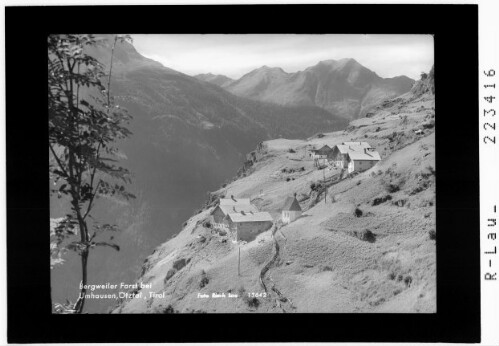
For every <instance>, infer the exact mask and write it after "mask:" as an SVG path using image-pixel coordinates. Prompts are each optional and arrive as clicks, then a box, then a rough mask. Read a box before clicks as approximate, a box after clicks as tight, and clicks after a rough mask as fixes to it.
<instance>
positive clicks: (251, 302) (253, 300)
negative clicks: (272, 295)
mask: <svg viewBox="0 0 499 346" xmlns="http://www.w3.org/2000/svg"><path fill="white" fill-rule="evenodd" d="M245 300H246V304H248V306H249V307H250V308H255V309H258V307H259V306H260V301H259V300H258V299H257V298H256V297H253V298H248V299H245Z"/></svg>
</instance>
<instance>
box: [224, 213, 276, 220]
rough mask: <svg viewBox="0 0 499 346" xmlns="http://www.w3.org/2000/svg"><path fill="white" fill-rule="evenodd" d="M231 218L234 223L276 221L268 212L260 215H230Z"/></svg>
mask: <svg viewBox="0 0 499 346" xmlns="http://www.w3.org/2000/svg"><path fill="white" fill-rule="evenodd" d="M229 218H230V219H231V220H232V222H261V221H274V219H273V218H272V216H270V214H269V213H267V212H266V211H262V212H258V213H251V212H250V213H246V212H244V213H230V214H229Z"/></svg>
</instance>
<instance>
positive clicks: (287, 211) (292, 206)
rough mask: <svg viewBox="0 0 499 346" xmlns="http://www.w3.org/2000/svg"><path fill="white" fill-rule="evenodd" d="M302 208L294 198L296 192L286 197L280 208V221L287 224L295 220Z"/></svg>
mask: <svg viewBox="0 0 499 346" xmlns="http://www.w3.org/2000/svg"><path fill="white" fill-rule="evenodd" d="M301 213H302V209H301V207H300V203H298V200H297V199H296V194H295V196H294V197H288V198H286V201H285V202H284V206H283V208H282V222H283V223H285V224H288V223H290V222H293V221H295V220H296V219H297V218H299V217H300V216H301Z"/></svg>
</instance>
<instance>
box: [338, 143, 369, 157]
mask: <svg viewBox="0 0 499 346" xmlns="http://www.w3.org/2000/svg"><path fill="white" fill-rule="evenodd" d="M336 147H337V148H338V151H339V152H340V154H348V153H349V152H352V151H359V152H364V149H365V148H371V145H369V143H367V142H343V144H338V145H337V146H336Z"/></svg>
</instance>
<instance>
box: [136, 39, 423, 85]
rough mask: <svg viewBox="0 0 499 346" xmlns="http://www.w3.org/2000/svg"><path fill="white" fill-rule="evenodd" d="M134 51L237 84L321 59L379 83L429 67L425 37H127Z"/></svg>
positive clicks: (298, 68)
mask: <svg viewBox="0 0 499 346" xmlns="http://www.w3.org/2000/svg"><path fill="white" fill-rule="evenodd" d="M132 36H133V39H134V42H133V43H134V46H135V48H136V49H137V51H138V52H139V53H140V54H142V55H144V56H146V57H148V58H151V59H153V60H156V61H158V62H160V63H162V64H163V65H165V66H166V67H169V68H172V69H174V70H177V71H179V72H182V73H185V74H188V75H191V76H192V75H196V74H200V73H213V74H223V75H225V76H228V77H230V78H233V79H238V78H240V77H241V76H243V75H244V74H246V73H248V72H250V71H251V70H254V69H256V68H259V67H261V66H264V65H266V66H269V67H281V68H282V69H283V70H284V71H286V72H297V71H302V70H304V69H305V68H307V67H309V66H313V65H316V64H317V63H318V62H319V61H323V60H329V59H334V60H339V59H342V58H354V59H355V60H357V61H358V62H359V63H360V64H362V65H364V66H365V67H367V68H369V69H370V70H372V71H374V72H376V73H377V74H378V75H379V76H381V77H383V78H389V77H395V76H400V75H406V76H408V77H410V78H413V79H419V76H420V74H421V72H429V70H430V68H431V66H432V65H433V37H432V36H431V35H336V34H327V35H303V34H246V35H233V34H216V35H215V34H208V35H201V34H194V35H191V34H189V35H187V34H165V35H152V34H151V35H132Z"/></svg>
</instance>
